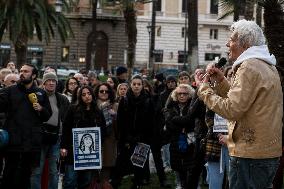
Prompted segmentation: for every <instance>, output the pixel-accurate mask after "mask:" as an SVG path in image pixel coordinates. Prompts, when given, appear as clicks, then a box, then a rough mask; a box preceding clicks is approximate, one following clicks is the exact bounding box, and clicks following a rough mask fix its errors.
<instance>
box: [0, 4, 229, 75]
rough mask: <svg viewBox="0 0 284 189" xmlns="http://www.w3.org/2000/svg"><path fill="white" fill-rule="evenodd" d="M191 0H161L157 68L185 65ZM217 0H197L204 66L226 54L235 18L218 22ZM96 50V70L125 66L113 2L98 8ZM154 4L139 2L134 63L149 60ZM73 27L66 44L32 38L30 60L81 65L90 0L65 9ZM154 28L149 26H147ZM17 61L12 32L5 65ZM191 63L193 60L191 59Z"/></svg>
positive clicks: (5, 44)
mask: <svg viewBox="0 0 284 189" xmlns="http://www.w3.org/2000/svg"><path fill="white" fill-rule="evenodd" d="M185 2H186V0H158V6H157V16H156V28H155V31H156V40H155V50H154V57H155V69H160V68H180V67H181V66H182V65H183V63H184V58H185V57H186V56H184V55H185V54H186V51H185V44H186V45H187V41H186V39H185V36H186V32H187V29H186V27H187V26H186V24H185V10H186V7H185ZM218 9H219V6H218V0H198V64H199V65H201V66H204V65H206V64H208V63H209V62H211V61H213V60H215V57H226V56H227V48H226V46H225V44H226V41H227V39H228V37H229V26H230V25H231V24H232V17H228V18H226V19H224V20H222V21H217V17H218V15H220V11H219V10H218ZM97 15H98V16H97V26H96V27H97V36H96V39H95V41H96V52H95V53H94V56H93V57H92V58H93V59H92V61H93V64H92V65H93V69H96V70H101V69H104V70H106V69H108V70H110V69H112V68H115V67H117V66H119V65H125V64H126V59H127V35H126V33H125V23H124V18H123V16H122V15H121V12H119V9H118V8H117V7H116V6H115V3H113V2H112V1H110V3H109V5H108V4H106V5H104V6H103V5H102V4H101V3H99V5H98V7H97ZM151 15H152V3H147V4H143V5H141V6H139V10H138V11H137V32H138V33H137V46H136V62H135V65H134V67H136V68H144V67H147V65H148V62H149V61H148V60H149V45H150V41H149V38H150V32H149V31H148V29H147V26H149V25H151ZM66 16H67V17H68V18H69V20H70V23H71V27H72V28H73V31H74V38H72V39H68V40H67V41H66V43H65V44H63V43H61V41H60V40H59V39H58V40H55V39H52V40H51V41H50V42H49V43H48V44H44V43H43V42H39V41H37V40H32V41H29V46H28V54H27V61H28V62H31V63H34V64H37V65H39V66H41V67H43V66H44V65H56V64H57V65H59V67H62V66H65V67H68V68H75V69H80V68H83V67H85V63H86V53H87V40H88V37H90V36H89V35H90V33H91V30H92V5H91V4H90V1H89V0H80V2H79V4H78V6H77V7H76V8H74V10H73V11H72V12H71V13H68V14H66ZM188 25H189V27H190V23H189V24H188ZM148 28H149V27H148ZM8 60H12V61H15V60H16V56H15V53H14V47H13V45H12V43H10V41H9V40H8V38H7V37H4V39H3V40H2V41H1V43H0V65H1V66H3V65H5V63H7V62H8ZM186 64H189V62H188V61H187V60H186Z"/></svg>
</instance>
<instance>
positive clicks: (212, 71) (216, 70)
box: [202, 57, 227, 82]
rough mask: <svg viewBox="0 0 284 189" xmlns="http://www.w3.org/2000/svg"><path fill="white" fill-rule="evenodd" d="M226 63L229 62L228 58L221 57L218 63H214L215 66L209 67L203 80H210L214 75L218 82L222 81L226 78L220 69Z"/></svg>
mask: <svg viewBox="0 0 284 189" xmlns="http://www.w3.org/2000/svg"><path fill="white" fill-rule="evenodd" d="M226 63H227V60H226V58H224V57H223V58H220V60H219V61H218V63H216V64H214V66H213V67H211V68H207V70H206V74H204V76H203V77H202V78H203V82H208V80H209V77H213V79H214V80H215V81H217V82H220V81H222V80H223V78H224V74H223V72H222V71H221V70H220V68H222V67H223V66H224V65H225V64H226Z"/></svg>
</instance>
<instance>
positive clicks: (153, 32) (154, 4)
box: [149, 1, 157, 70]
mask: <svg viewBox="0 0 284 189" xmlns="http://www.w3.org/2000/svg"><path fill="white" fill-rule="evenodd" d="M156 7H157V1H152V20H151V43H150V47H149V48H150V50H149V56H150V58H149V61H150V62H149V69H150V70H152V69H153V66H154V53H153V52H154V50H155V36H156V9H157V8H156Z"/></svg>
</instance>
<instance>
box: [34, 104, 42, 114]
mask: <svg viewBox="0 0 284 189" xmlns="http://www.w3.org/2000/svg"><path fill="white" fill-rule="evenodd" d="M33 108H34V110H35V111H39V112H40V111H41V110H42V106H41V105H40V104H39V103H33Z"/></svg>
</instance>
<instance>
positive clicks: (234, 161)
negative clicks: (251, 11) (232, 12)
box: [198, 20, 283, 189]
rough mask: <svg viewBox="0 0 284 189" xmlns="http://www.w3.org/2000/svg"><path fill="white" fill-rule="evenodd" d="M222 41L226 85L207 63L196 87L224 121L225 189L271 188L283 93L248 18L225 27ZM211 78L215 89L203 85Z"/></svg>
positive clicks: (271, 59) (260, 37) (270, 58)
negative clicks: (229, 74)
mask: <svg viewBox="0 0 284 189" xmlns="http://www.w3.org/2000/svg"><path fill="white" fill-rule="evenodd" d="M231 31H232V35H231V37H230V39H229V41H228V43H227V44H226V46H227V47H228V48H229V60H230V61H232V62H233V71H234V76H233V79H232V82H231V86H230V85H229V83H228V81H227V80H226V79H225V77H224V75H223V73H222V72H221V71H220V70H219V69H218V68H216V67H214V66H212V67H211V68H209V69H207V73H208V75H207V76H206V77H205V78H204V80H203V83H202V84H201V85H200V87H199V91H198V95H199V98H201V99H202V100H203V101H204V103H205V104H206V105H207V106H208V108H210V109H211V110H213V111H214V112H216V113H217V114H219V115H221V116H222V117H224V118H225V119H228V130H229V137H228V138H225V137H224V138H221V139H220V142H221V143H224V142H226V143H227V145H228V148H229V153H230V171H229V184H230V189H243V188H255V189H256V188H272V180H273V177H274V175H275V172H276V169H277V166H278V161H279V157H280V156H281V154H282V146H281V142H282V116H283V94H282V90H281V83H280V78H279V75H278V72H277V70H276V68H275V64H276V60H275V57H274V56H273V55H271V54H270V53H269V50H268V48H267V46H266V45H265V37H264V35H263V31H262V29H261V28H260V27H259V26H258V25H257V24H256V23H255V22H253V21H247V20H240V21H238V22H236V23H234V24H233V25H232V26H231ZM209 78H210V81H212V80H213V81H215V82H216V83H217V85H215V90H213V89H212V88H211V86H210V85H209V82H208V81H209Z"/></svg>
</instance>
